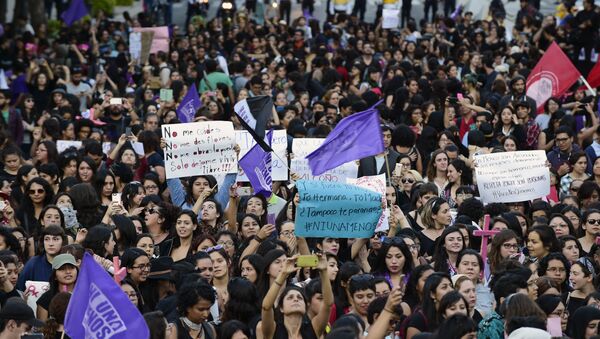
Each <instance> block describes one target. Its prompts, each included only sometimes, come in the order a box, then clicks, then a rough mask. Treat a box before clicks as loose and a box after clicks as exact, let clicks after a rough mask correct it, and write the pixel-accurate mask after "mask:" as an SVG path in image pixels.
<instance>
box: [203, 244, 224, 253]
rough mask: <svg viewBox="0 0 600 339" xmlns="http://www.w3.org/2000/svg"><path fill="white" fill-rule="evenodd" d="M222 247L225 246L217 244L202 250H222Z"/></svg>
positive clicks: (209, 251) (207, 251)
mask: <svg viewBox="0 0 600 339" xmlns="http://www.w3.org/2000/svg"><path fill="white" fill-rule="evenodd" d="M224 248H225V247H224V246H223V245H217V246H213V247H209V248H207V249H206V250H204V252H206V253H211V252H214V251H218V250H222V249H224Z"/></svg>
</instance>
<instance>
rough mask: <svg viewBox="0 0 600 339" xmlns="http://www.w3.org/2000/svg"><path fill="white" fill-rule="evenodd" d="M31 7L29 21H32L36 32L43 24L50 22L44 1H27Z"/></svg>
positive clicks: (18, 0)
mask: <svg viewBox="0 0 600 339" xmlns="http://www.w3.org/2000/svg"><path fill="white" fill-rule="evenodd" d="M16 1H17V2H20V1H22V2H25V1H23V0H16ZM27 5H28V7H29V19H30V20H31V26H33V29H34V30H37V29H38V28H39V27H40V25H41V24H45V23H47V21H48V18H47V17H46V11H45V6H44V0H27Z"/></svg>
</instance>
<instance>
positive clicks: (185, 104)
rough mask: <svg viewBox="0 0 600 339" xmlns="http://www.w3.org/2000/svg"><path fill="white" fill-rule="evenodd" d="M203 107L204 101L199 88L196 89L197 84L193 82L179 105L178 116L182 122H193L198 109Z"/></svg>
mask: <svg viewBox="0 0 600 339" xmlns="http://www.w3.org/2000/svg"><path fill="white" fill-rule="evenodd" d="M200 107H202V101H200V97H199V96H198V90H196V84H193V85H192V87H190V88H189V89H188V91H187V93H186V94H185V97H183V100H182V101H181V103H180V104H179V106H177V118H179V121H181V122H193V121H194V115H196V111H197V110H198V109H199V108H200Z"/></svg>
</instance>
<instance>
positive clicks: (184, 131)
mask: <svg viewBox="0 0 600 339" xmlns="http://www.w3.org/2000/svg"><path fill="white" fill-rule="evenodd" d="M162 135H163V137H164V138H165V140H166V142H167V146H166V148H165V172H166V175H167V179H171V178H181V177H190V176H194V175H206V174H209V175H215V174H216V173H235V172H237V155H236V153H235V150H234V146H235V133H234V131H233V124H232V123H231V122H230V121H206V122H191V123H185V124H173V125H163V126H162Z"/></svg>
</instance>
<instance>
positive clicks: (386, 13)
mask: <svg viewBox="0 0 600 339" xmlns="http://www.w3.org/2000/svg"><path fill="white" fill-rule="evenodd" d="M382 17H383V21H382V23H381V28H383V29H388V28H391V29H394V28H398V26H400V10H399V9H387V8H384V9H383V13H382Z"/></svg>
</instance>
